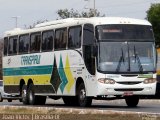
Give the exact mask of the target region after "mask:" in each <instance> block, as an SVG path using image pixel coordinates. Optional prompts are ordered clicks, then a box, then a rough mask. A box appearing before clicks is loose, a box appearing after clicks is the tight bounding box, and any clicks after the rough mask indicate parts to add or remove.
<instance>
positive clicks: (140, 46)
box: [98, 42, 155, 73]
mask: <svg viewBox="0 0 160 120" xmlns="http://www.w3.org/2000/svg"><path fill="white" fill-rule="evenodd" d="M154 54H155V48H154V43H153V42H99V55H98V56H99V57H98V70H99V71H101V72H115V73H131V72H133V73H134V72H136V73H146V72H153V71H155V55H154Z"/></svg>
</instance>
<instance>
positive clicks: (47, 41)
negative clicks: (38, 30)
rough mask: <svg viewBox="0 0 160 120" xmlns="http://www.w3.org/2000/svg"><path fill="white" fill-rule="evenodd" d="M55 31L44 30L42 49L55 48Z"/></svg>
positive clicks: (49, 49)
mask: <svg viewBox="0 0 160 120" xmlns="http://www.w3.org/2000/svg"><path fill="white" fill-rule="evenodd" d="M53 38H54V37H53V31H46V32H43V37H42V51H51V50H52V49H53Z"/></svg>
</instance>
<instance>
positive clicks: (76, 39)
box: [68, 26, 82, 48]
mask: <svg viewBox="0 0 160 120" xmlns="http://www.w3.org/2000/svg"><path fill="white" fill-rule="evenodd" d="M81 36H82V28H81V26H75V27H70V28H69V31H68V48H80V47H81Z"/></svg>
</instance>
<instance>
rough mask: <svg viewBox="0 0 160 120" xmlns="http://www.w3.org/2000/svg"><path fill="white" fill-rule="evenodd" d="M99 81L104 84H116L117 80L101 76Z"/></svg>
mask: <svg viewBox="0 0 160 120" xmlns="http://www.w3.org/2000/svg"><path fill="white" fill-rule="evenodd" d="M98 81H99V82H100V83H104V84H115V80H113V79H110V78H100V79H98Z"/></svg>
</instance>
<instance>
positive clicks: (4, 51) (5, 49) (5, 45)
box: [3, 38, 8, 56]
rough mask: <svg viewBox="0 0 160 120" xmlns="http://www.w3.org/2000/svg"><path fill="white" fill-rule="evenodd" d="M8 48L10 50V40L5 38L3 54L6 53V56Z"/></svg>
mask: <svg viewBox="0 0 160 120" xmlns="http://www.w3.org/2000/svg"><path fill="white" fill-rule="evenodd" d="M7 48H8V38H4V50H3V53H4V56H6V55H7V52H8V51H7Z"/></svg>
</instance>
